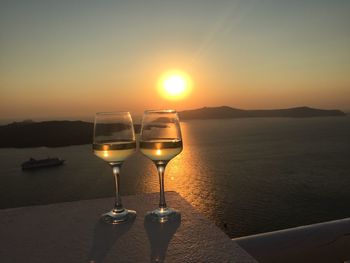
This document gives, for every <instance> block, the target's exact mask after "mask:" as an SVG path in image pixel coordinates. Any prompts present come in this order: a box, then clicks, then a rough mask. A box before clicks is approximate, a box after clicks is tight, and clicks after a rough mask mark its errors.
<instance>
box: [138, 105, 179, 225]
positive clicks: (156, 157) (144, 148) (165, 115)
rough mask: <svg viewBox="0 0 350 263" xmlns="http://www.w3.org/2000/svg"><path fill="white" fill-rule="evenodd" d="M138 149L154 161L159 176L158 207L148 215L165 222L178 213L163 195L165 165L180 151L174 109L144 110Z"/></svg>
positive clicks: (177, 118)
mask: <svg viewBox="0 0 350 263" xmlns="http://www.w3.org/2000/svg"><path fill="white" fill-rule="evenodd" d="M140 150H141V153H143V154H144V155H145V156H147V157H148V158H149V159H151V160H152V161H153V162H154V164H155V165H156V167H157V170H158V176H159V185H160V198H159V208H158V209H155V210H153V211H152V212H150V215H151V216H152V217H153V218H154V219H155V220H158V221H160V222H166V221H168V220H169V219H171V218H172V217H176V216H177V214H178V213H179V212H178V211H176V210H174V209H172V208H168V207H167V205H166V202H165V195H164V171H165V167H166V165H167V164H168V162H169V161H170V160H171V159H172V158H174V157H175V156H176V155H178V154H179V153H180V152H181V151H182V137H181V129H180V122H179V117H178V115H177V112H176V111H174V110H149V111H145V113H144V115H143V118H142V128H141V135H140Z"/></svg>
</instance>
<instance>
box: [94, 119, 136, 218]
mask: <svg viewBox="0 0 350 263" xmlns="http://www.w3.org/2000/svg"><path fill="white" fill-rule="evenodd" d="M135 149H136V140H135V132H134V126H133V123H132V119H131V115H130V113H129V112H101V113H96V115H95V125H94V141H93V151H94V154H95V155H96V156H98V157H99V158H101V159H103V160H104V161H106V162H107V163H108V164H109V165H110V166H111V167H112V170H113V175H114V179H115V204H114V208H113V209H112V210H111V211H110V212H108V213H105V214H103V215H102V217H103V219H104V220H105V221H106V222H107V223H111V224H118V223H121V222H124V221H126V220H128V219H129V218H132V217H135V216H136V212H135V211H133V210H128V209H125V208H124V207H123V204H122V201H121V197H120V195H119V185H120V183H119V173H120V168H121V166H122V164H123V162H124V161H125V160H126V159H127V158H128V157H129V156H130V155H131V154H133V153H134V152H135Z"/></svg>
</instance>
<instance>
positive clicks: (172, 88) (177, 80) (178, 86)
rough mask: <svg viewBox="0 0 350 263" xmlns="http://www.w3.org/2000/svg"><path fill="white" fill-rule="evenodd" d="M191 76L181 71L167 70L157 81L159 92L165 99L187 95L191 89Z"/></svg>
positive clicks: (176, 98)
mask: <svg viewBox="0 0 350 263" xmlns="http://www.w3.org/2000/svg"><path fill="white" fill-rule="evenodd" d="M191 86H192V83H191V78H190V77H189V75H188V74H187V73H185V72H183V71H179V70H176V71H168V72H166V73H165V74H163V75H162V77H161V78H160V79H159V82H158V90H159V93H160V94H161V95H162V96H163V97H164V98H166V99H170V100H179V99H184V98H185V97H187V96H188V95H189V93H190V91H191Z"/></svg>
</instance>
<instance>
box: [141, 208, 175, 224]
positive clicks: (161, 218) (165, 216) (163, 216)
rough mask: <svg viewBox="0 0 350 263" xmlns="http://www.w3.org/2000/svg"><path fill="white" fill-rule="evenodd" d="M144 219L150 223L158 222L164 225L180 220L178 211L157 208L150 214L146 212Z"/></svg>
mask: <svg viewBox="0 0 350 263" xmlns="http://www.w3.org/2000/svg"><path fill="white" fill-rule="evenodd" d="M146 218H147V219H149V220H151V221H158V222H160V223H165V222H168V221H173V220H178V219H179V218H181V213H180V211H178V210H176V209H173V208H169V207H167V208H157V209H155V210H153V211H151V212H148V213H147V215H146Z"/></svg>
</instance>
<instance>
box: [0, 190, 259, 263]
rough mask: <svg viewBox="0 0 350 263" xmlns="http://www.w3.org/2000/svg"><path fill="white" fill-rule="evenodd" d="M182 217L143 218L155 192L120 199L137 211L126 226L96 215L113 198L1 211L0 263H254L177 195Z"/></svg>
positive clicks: (172, 201) (173, 197) (169, 195)
mask: <svg viewBox="0 0 350 263" xmlns="http://www.w3.org/2000/svg"><path fill="white" fill-rule="evenodd" d="M166 199H167V203H168V205H169V206H170V207H173V208H175V209H178V210H180V211H181V219H179V220H174V221H171V222H167V223H163V224H161V223H156V222H151V221H148V220H145V215H146V212H147V211H150V210H153V209H154V208H156V207H157V204H158V194H157V193H152V194H143V195H133V196H124V197H123V203H124V205H125V207H126V208H130V209H134V210H136V211H137V217H136V219H135V220H134V221H132V222H130V223H124V224H119V225H108V224H106V223H104V222H102V221H101V220H99V217H100V214H102V213H103V212H107V211H108V210H109V209H110V208H111V207H112V205H113V202H114V200H113V198H104V199H94V200H84V201H77V202H67V203H59V204H51V205H43V206H30V207H21V208H12V209H3V210H0V261H1V262H3V263H7V262H11V263H12V262H60V263H62V262H65V263H69V262H91V263H92V262H96V263H97V262H256V261H255V260H254V259H253V258H252V257H251V256H250V255H248V254H247V252H245V251H244V250H243V249H242V248H241V247H239V246H238V245H237V243H235V242H234V241H232V240H231V239H230V238H229V237H228V236H226V235H225V233H224V232H222V231H221V230H220V229H219V228H218V227H216V226H215V225H214V224H213V223H211V222H210V221H209V220H208V219H206V218H205V217H203V216H202V215H201V214H200V213H199V212H198V211H196V210H195V209H194V208H193V207H192V206H191V205H190V204H189V203H188V202H187V201H185V200H184V199H183V198H182V197H181V196H180V195H179V194H177V193H175V192H166Z"/></svg>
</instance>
